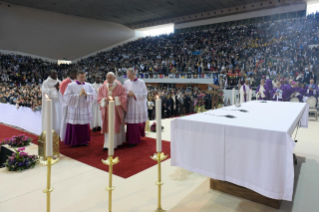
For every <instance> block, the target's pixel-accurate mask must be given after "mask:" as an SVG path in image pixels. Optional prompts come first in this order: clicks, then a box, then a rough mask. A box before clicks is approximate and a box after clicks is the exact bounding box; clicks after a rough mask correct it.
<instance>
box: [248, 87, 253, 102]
mask: <svg viewBox="0 0 319 212" xmlns="http://www.w3.org/2000/svg"><path fill="white" fill-rule="evenodd" d="M252 97H253V91H252V90H251V89H250V91H249V101H251V99H252Z"/></svg>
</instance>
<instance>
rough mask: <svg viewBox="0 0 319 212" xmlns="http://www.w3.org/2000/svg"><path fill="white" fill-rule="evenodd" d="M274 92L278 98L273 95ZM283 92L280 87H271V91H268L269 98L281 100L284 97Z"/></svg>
mask: <svg viewBox="0 0 319 212" xmlns="http://www.w3.org/2000/svg"><path fill="white" fill-rule="evenodd" d="M276 93H278V94H279V95H278V98H277V96H276V95H275V94H276ZM284 93H285V91H284V90H282V89H280V88H273V89H272V91H271V92H270V99H271V100H273V101H280V102H282V101H283V99H284Z"/></svg>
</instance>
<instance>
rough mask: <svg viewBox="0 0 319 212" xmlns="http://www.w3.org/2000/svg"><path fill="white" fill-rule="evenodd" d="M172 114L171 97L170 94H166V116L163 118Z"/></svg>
mask: <svg viewBox="0 0 319 212" xmlns="http://www.w3.org/2000/svg"><path fill="white" fill-rule="evenodd" d="M171 115H172V99H171V95H170V94H167V96H166V117H165V118H170V117H171Z"/></svg>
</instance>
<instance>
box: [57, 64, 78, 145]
mask: <svg viewBox="0 0 319 212" xmlns="http://www.w3.org/2000/svg"><path fill="white" fill-rule="evenodd" d="M77 73H78V70H76V69H71V70H70V71H69V77H68V78H66V79H65V80H63V81H62V82H61V85H60V92H59V99H60V103H61V107H62V117H61V125H60V139H61V142H63V141H64V138H65V132H66V125H67V123H66V118H67V115H68V105H67V103H66V102H65V101H64V98H63V96H64V93H65V91H66V88H67V87H68V85H69V84H70V83H72V82H74V80H75V79H76V76H77Z"/></svg>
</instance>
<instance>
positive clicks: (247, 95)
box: [239, 79, 252, 103]
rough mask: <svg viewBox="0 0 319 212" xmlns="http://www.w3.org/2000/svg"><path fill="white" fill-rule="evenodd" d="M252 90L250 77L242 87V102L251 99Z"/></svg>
mask: <svg viewBox="0 0 319 212" xmlns="http://www.w3.org/2000/svg"><path fill="white" fill-rule="evenodd" d="M251 92H252V90H251V87H250V85H249V79H246V80H245V83H244V84H243V85H242V86H241V87H240V91H239V93H240V103H243V102H248V101H251Z"/></svg>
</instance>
